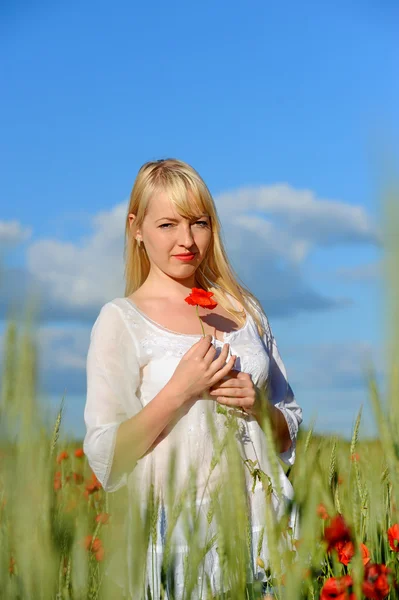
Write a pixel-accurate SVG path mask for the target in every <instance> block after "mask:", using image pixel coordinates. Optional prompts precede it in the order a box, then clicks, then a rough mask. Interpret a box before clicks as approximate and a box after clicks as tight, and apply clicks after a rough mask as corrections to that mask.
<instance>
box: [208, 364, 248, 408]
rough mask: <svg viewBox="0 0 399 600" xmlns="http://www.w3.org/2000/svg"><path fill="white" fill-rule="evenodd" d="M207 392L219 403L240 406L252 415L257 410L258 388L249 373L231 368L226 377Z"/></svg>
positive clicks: (233, 406)
mask: <svg viewBox="0 0 399 600" xmlns="http://www.w3.org/2000/svg"><path fill="white" fill-rule="evenodd" d="M209 393H210V395H211V396H213V397H214V398H215V400H216V402H218V403H219V404H224V405H225V406H230V407H232V408H241V409H242V410H244V411H245V412H247V413H248V414H252V415H255V414H256V413H258V412H259V409H260V393H259V388H257V387H256V385H255V384H254V383H253V381H252V379H251V376H250V375H249V373H243V372H242V371H235V370H232V371H230V373H229V374H228V375H227V376H226V377H223V379H221V380H220V381H218V383H216V384H215V385H214V386H212V387H210V388H209Z"/></svg>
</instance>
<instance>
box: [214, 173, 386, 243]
mask: <svg viewBox="0 0 399 600" xmlns="http://www.w3.org/2000/svg"><path fill="white" fill-rule="evenodd" d="M217 205H218V209H219V210H220V213H221V214H222V216H223V217H224V218H227V220H228V221H230V220H231V221H233V222H234V219H235V220H237V216H238V215H240V216H248V215H251V227H252V228H253V227H254V223H253V219H254V218H256V219H257V220H258V221H259V224H260V225H261V224H262V223H263V222H264V219H268V220H270V219H271V218H272V219H273V220H274V223H275V225H276V229H277V235H281V233H282V232H283V233H285V234H286V235H287V236H289V238H290V239H291V240H292V242H293V243H294V244H295V243H296V242H297V241H298V240H301V241H302V242H304V243H305V244H307V249H308V250H310V248H311V247H312V246H335V245H338V244H342V243H345V244H347V243H350V244H359V243H360V244H364V243H366V244H373V245H379V244H380V241H381V234H380V232H379V230H378V228H377V227H376V226H375V224H374V223H373V221H372V219H371V218H370V217H369V215H368V214H367V213H366V211H365V209H364V208H363V207H362V206H355V205H352V204H347V203H345V202H340V201H338V200H326V199H321V198H317V197H316V196H315V194H314V193H313V192H312V191H311V190H296V189H294V188H293V187H291V186H289V185H288V184H276V185H271V186H263V187H258V188H242V189H239V190H237V191H233V192H230V193H225V194H221V195H220V196H218V198H217ZM254 213H255V217H254ZM241 222H242V223H244V221H243V220H242V221H241ZM284 241H285V240H284V239H282V244H283V243H284Z"/></svg>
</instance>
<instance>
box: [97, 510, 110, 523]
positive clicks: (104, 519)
mask: <svg viewBox="0 0 399 600" xmlns="http://www.w3.org/2000/svg"><path fill="white" fill-rule="evenodd" d="M109 517H110V515H109V514H108V513H100V514H98V515H97V516H96V523H101V525H106V524H107V523H108V521H109Z"/></svg>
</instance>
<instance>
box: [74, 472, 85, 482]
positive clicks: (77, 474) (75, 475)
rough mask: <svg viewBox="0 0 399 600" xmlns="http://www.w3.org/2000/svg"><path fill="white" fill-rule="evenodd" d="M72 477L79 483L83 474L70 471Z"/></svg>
mask: <svg viewBox="0 0 399 600" xmlns="http://www.w3.org/2000/svg"><path fill="white" fill-rule="evenodd" d="M72 477H73V479H74V481H75V483H77V484H78V485H79V483H83V475H82V474H81V473H75V472H73V473H72Z"/></svg>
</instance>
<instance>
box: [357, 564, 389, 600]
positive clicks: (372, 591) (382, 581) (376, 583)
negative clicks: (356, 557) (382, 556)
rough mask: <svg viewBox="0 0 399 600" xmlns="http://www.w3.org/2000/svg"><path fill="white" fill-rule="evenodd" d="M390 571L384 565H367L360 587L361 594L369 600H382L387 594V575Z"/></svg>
mask: <svg viewBox="0 0 399 600" xmlns="http://www.w3.org/2000/svg"><path fill="white" fill-rule="evenodd" d="M389 573H390V570H389V569H388V567H387V566H386V565H377V564H372V565H367V567H366V570H365V572H364V582H363V586H362V590H363V594H364V595H365V596H366V598H369V599H370V600H383V598H386V596H388V594H389V588H390V586H389V581H388V575H389Z"/></svg>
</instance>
